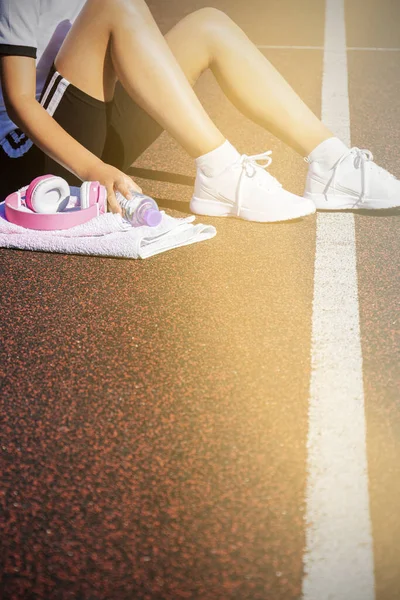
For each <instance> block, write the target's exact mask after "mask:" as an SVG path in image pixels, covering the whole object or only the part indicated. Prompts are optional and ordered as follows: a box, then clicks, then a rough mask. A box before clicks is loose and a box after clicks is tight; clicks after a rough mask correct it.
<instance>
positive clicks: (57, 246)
mask: <svg viewBox="0 0 400 600" xmlns="http://www.w3.org/2000/svg"><path fill="white" fill-rule="evenodd" d="M162 214H163V219H162V221H161V223H160V225H158V226H157V227H147V226H143V227H132V226H131V225H130V224H129V223H127V222H126V221H125V220H124V219H123V218H122V216H121V215H117V214H113V213H106V214H105V215H101V216H99V217H96V218H95V219H92V220H91V221H88V222H87V223H84V224H83V225H77V226H76V227H71V228H70V229H64V230H60V231H37V230H33V229H25V227H20V226H19V225H14V224H13V223H10V222H9V221H7V219H6V218H5V206H4V202H2V203H0V247H1V248H19V249H21V250H38V251H42V252H62V253H67V254H93V255H96V256H117V257H124V258H149V257H150V256H154V255H155V254H160V253H161V252H165V251H166V250H171V249H172V248H179V247H180V246H187V245H188V244H194V243H195V242H201V241H203V240H208V239H210V238H212V237H214V236H215V235H216V233H217V232H216V229H215V227H212V226H211V225H202V224H201V223H197V224H196V225H192V223H193V221H194V220H195V217H194V216H190V217H186V218H184V219H175V218H173V217H171V216H169V215H167V214H166V213H165V212H164V211H162Z"/></svg>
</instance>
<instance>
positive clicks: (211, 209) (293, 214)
mask: <svg viewBox="0 0 400 600" xmlns="http://www.w3.org/2000/svg"><path fill="white" fill-rule="evenodd" d="M190 210H191V211H192V212H193V213H194V214H196V215H202V216H205V217H236V218H237V219H244V220H245V221H255V222H256V223H277V222H279V221H291V220H293V219H300V218H301V217H307V216H308V215H312V214H314V213H315V206H314V204H313V202H304V206H302V207H298V208H297V210H296V211H295V210H291V211H289V210H288V211H282V210H281V211H276V213H275V214H274V215H269V216H268V217H267V216H266V215H265V213H259V212H255V211H252V210H249V209H248V208H242V210H241V212H240V215H236V214H235V213H234V206H230V205H228V204H225V203H224V202H214V201H212V200H203V199H202V198H197V197H196V196H193V197H192V199H191V201H190Z"/></svg>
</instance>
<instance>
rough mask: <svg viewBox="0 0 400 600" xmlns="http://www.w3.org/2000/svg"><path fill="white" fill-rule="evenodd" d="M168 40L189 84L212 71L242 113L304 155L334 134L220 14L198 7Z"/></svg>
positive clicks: (226, 17) (250, 43)
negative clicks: (206, 72)
mask: <svg viewBox="0 0 400 600" xmlns="http://www.w3.org/2000/svg"><path fill="white" fill-rule="evenodd" d="M166 39H167V41H168V44H169V46H170V48H171V49H172V52H173V54H174V56H175V57H176V59H177V60H178V62H179V64H180V66H181V68H182V69H183V71H184V72H185V74H186V76H187V77H188V79H189V81H190V82H191V83H192V84H194V82H195V81H196V79H197V77H198V76H199V74H200V73H201V72H202V71H204V70H205V69H207V68H210V69H211V70H212V72H213V73H214V75H215V77H216V79H217V81H218V82H219V84H220V86H221V87H222V89H223V90H224V92H225V93H226V95H227V96H228V98H229V99H230V100H231V101H232V102H233V103H234V104H235V105H236V106H237V107H238V108H239V109H240V110H241V112H243V113H244V114H245V115H246V116H248V117H250V118H251V119H252V120H253V121H256V122H257V123H259V124H260V125H262V126H263V127H265V128H266V129H268V130H269V131H271V132H272V133H273V134H275V135H276V136H277V137H278V138H279V139H281V140H283V141H284V142H285V143H287V144H289V145H290V146H291V147H293V148H294V149H295V150H297V151H298V152H299V153H300V154H302V155H303V156H307V155H308V154H310V152H311V151H312V150H314V148H316V146H318V145H319V144H320V143H321V142H323V141H325V140H326V139H328V138H330V137H332V136H333V135H334V134H333V133H332V132H331V131H330V130H329V129H328V128H327V127H325V125H323V123H322V122H321V121H320V120H319V119H318V118H317V117H316V115H315V114H314V113H313V112H312V111H311V110H310V109H309V108H308V106H307V105H306V104H305V103H304V102H303V101H302V100H301V98H300V97H299V96H298V95H297V94H296V93H295V91H294V90H293V88H291V87H290V85H289V84H288V83H287V81H286V80H285V79H284V78H283V77H282V75H280V73H279V72H278V71H277V70H276V69H275V67H273V65H272V64H271V63H270V62H269V61H268V60H267V59H266V58H265V56H264V55H263V54H262V53H261V52H260V51H259V50H258V49H257V47H256V46H255V45H254V44H253V43H252V42H251V41H250V40H249V38H248V37H247V36H246V35H245V34H244V32H243V31H242V30H241V29H240V28H239V27H238V26H237V25H236V24H235V23H234V22H233V21H232V20H231V19H230V18H229V17H228V16H227V15H225V14H224V13H223V12H221V11H219V10H217V9H214V8H204V9H200V10H199V11H197V12H194V13H192V14H190V15H188V16H187V17H185V18H184V19H183V20H182V21H180V22H179V23H178V24H177V25H176V26H175V27H174V28H173V29H172V30H171V31H170V32H169V33H168V34H167V36H166Z"/></svg>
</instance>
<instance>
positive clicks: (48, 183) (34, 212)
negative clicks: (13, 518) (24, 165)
mask: <svg viewBox="0 0 400 600" xmlns="http://www.w3.org/2000/svg"><path fill="white" fill-rule="evenodd" d="M106 210H107V191H106V188H105V187H104V186H102V185H100V183H99V182H98V181H85V182H84V183H83V184H82V186H81V188H70V186H69V185H68V183H67V182H66V181H65V180H64V179H62V178H61V177H56V176H54V175H43V176H42V177H37V178H36V179H34V180H33V181H32V183H31V184H30V185H29V186H27V187H24V188H22V189H20V190H19V191H18V192H14V194H10V196H8V197H7V198H6V201H5V214H6V218H7V220H8V221H10V222H11V223H14V224H15V225H20V226H21V227H26V228H28V229H40V230H54V229H69V228H70V227H74V226H75V225H80V224H82V223H86V221H89V220H90V219H93V218H94V217H97V216H99V215H100V214H103V213H105V212H106Z"/></svg>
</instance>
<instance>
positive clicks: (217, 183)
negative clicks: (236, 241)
mask: <svg viewBox="0 0 400 600" xmlns="http://www.w3.org/2000/svg"><path fill="white" fill-rule="evenodd" d="M270 155H271V151H269V152H265V153H263V154H257V155H255V156H247V155H246V154H243V155H242V156H240V155H239V158H238V159H236V160H235V161H234V162H233V163H232V164H230V165H229V166H228V167H227V168H226V169H224V170H223V171H222V173H220V174H218V175H216V176H207V175H206V174H205V173H204V172H203V170H202V169H201V168H198V169H197V176H196V182H195V188H194V195H193V197H192V199H191V201H190V209H191V211H192V212H194V213H195V214H197V215H207V216H212V217H238V218H240V219H245V220H247V221H257V222H259V223H271V222H274V221H287V220H290V219H298V218H300V217H305V216H306V215H311V214H313V213H315V206H314V204H313V202H310V201H309V200H306V199H304V198H301V197H299V196H295V195H294V194H291V193H290V192H287V191H286V190H284V189H283V188H282V185H281V184H280V183H279V182H278V181H277V180H276V179H275V177H272V175H271V174H270V173H268V171H266V169H267V167H269V165H270V164H271V162H272V159H271V157H270ZM258 161H261V162H258Z"/></svg>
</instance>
